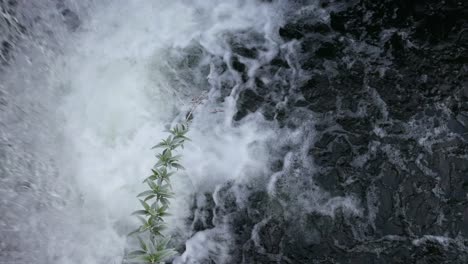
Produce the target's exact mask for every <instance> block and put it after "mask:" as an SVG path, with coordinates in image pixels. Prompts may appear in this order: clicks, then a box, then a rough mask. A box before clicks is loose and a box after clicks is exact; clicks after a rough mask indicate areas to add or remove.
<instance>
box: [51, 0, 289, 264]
mask: <svg viewBox="0 0 468 264" xmlns="http://www.w3.org/2000/svg"><path fill="white" fill-rule="evenodd" d="M274 7H275V6H272V5H268V4H262V3H260V2H256V1H229V2H226V1H201V0H200V1H169V0H167V1H143V0H141V1H136V0H135V1H113V2H112V3H109V4H108V5H106V6H103V7H101V8H100V9H98V10H97V12H95V13H94V14H93V16H92V17H93V19H92V20H91V21H90V22H89V23H87V24H85V25H83V29H82V32H81V33H80V34H79V35H78V36H76V39H74V40H73V41H72V42H73V43H72V44H71V47H70V49H69V51H68V52H67V53H66V55H65V56H63V58H61V59H60V60H59V62H58V63H57V66H56V70H55V73H54V75H53V76H52V79H53V82H54V83H55V85H56V86H57V87H59V89H61V90H62V92H63V93H64V94H65V96H64V98H63V101H62V102H61V103H60V104H61V106H60V108H59V116H60V118H62V119H63V123H64V127H63V132H64V135H65V137H66V139H65V142H67V146H69V147H64V149H65V150H66V154H64V157H63V160H65V162H64V164H61V166H60V167H61V168H60V173H61V174H63V175H69V176H71V178H72V180H71V182H70V189H72V190H73V193H74V195H75V196H76V197H79V199H78V200H79V202H77V203H74V204H73V203H69V204H68V205H67V206H65V207H64V208H63V211H64V212H66V216H65V217H64V219H63V222H62V223H60V226H59V227H56V228H55V231H57V232H56V234H54V238H55V239H53V240H52V241H50V242H49V247H50V249H49V250H50V252H51V254H53V255H54V261H55V263H61V264H68V263H70V264H71V263H90V264H92V263H111V262H116V263H117V262H118V260H119V258H120V257H121V256H122V253H123V252H124V248H125V246H126V232H127V231H128V227H129V226H132V225H136V223H134V220H133V217H131V216H129V214H130V212H132V211H133V210H135V209H137V208H138V202H137V200H136V198H135V194H137V193H138V192H139V191H140V190H141V189H142V188H144V186H143V185H142V184H141V180H142V179H143V178H144V177H146V176H147V174H148V173H149V169H150V168H151V166H152V165H153V164H154V162H155V158H154V151H152V150H150V147H151V144H154V143H156V142H157V141H158V140H159V139H160V138H163V137H164V136H165V135H166V134H165V133H164V132H163V130H164V128H165V125H166V124H167V123H168V122H170V120H171V119H172V118H173V117H174V113H175V111H174V109H178V110H187V109H188V108H189V107H190V98H189V97H187V96H185V95H186V94H187V93H188V94H194V95H197V94H198V95H201V92H202V91H209V90H210V87H193V88H192V89H193V90H192V91H181V87H177V85H178V83H177V82H173V81H171V80H169V79H168V76H165V73H167V72H170V71H171V70H173V69H171V68H170V67H169V66H168V65H170V61H168V60H170V59H171V58H170V56H171V54H172V55H173V54H174V52H175V53H177V49H180V48H184V47H187V46H188V45H191V44H193V42H195V43H199V44H200V45H201V46H203V48H204V49H205V50H207V51H209V52H211V53H212V54H214V55H217V56H220V57H225V58H227V57H229V56H230V53H229V52H230V51H229V50H228V49H226V46H225V43H224V41H225V36H224V35H223V34H224V33H226V32H229V31H237V30H248V31H250V30H255V31H257V32H261V33H263V34H265V36H266V37H270V35H273V34H272V32H274V30H275V27H277V25H278V22H279V21H280V20H279V19H278V16H279V14H277V13H276V11H275V8H274ZM168 54H169V55H168ZM176 55H177V54H176ZM195 85H198V84H195ZM200 85H201V84H200ZM212 94H213V93H208V96H207V97H206V98H205V100H204V103H203V105H201V106H199V107H198V108H197V110H196V113H195V118H194V120H193V123H192V127H191V132H190V137H191V139H192V142H191V143H189V144H187V146H186V150H185V151H184V160H183V161H182V163H183V164H184V166H185V167H187V171H188V175H185V174H183V173H180V175H177V176H175V178H174V191H175V193H176V197H177V198H176V199H175V200H174V201H173V203H172V206H171V211H172V216H171V217H170V218H168V223H169V227H170V231H171V230H173V231H174V230H176V231H177V230H179V231H180V230H182V231H183V230H184V228H185V227H184V222H183V220H184V218H185V217H186V216H187V215H188V213H189V211H188V209H189V206H190V203H191V201H190V200H189V198H190V195H191V194H192V193H194V192H197V191H200V190H202V191H213V190H214V188H215V186H216V185H217V184H219V183H222V182H225V181H226V180H242V179H243V177H246V176H245V174H246V173H245V171H246V170H247V171H248V172H249V174H250V175H252V174H254V173H255V172H256V171H262V170H264V167H265V162H266V156H267V153H266V150H265V148H264V147H262V142H265V140H266V139H268V138H269V137H270V136H271V135H272V132H269V131H268V129H267V130H265V129H264V126H263V124H262V122H263V121H262V118H261V117H260V116H256V115H253V116H252V117H251V118H248V119H247V121H244V122H243V124H241V125H240V126H236V127H234V126H233V125H232V123H231V120H232V115H233V114H234V112H235V96H236V94H235V93H234V94H232V96H233V98H231V99H229V98H228V99H226V100H225V102H224V103H215V101H216V100H214V99H213V98H212V97H213V96H212ZM213 109H218V110H220V111H216V112H217V113H212V110H213ZM68 199H70V198H68ZM202 236H204V234H200V235H198V236H195V237H194V238H193V239H192V240H191V241H193V242H189V243H188V250H187V252H186V254H185V255H184V256H183V257H182V258H181V259H180V260H179V261H182V262H191V261H196V259H197V258H198V257H202V256H197V254H203V253H201V252H200V251H196V250H195V251H194V250H191V247H190V245H194V244H198V243H199V242H202V240H199V238H200V237H202Z"/></svg>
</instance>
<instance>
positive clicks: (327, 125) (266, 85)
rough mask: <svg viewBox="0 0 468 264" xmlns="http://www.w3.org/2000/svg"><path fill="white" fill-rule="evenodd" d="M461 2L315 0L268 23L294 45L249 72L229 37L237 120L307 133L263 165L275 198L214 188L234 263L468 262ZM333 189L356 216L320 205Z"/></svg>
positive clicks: (467, 109) (251, 53) (247, 54)
mask: <svg viewBox="0 0 468 264" xmlns="http://www.w3.org/2000/svg"><path fill="white" fill-rule="evenodd" d="M293 2H294V3H293V4H292V5H294V6H295V8H296V9H299V7H301V6H303V5H306V2H307V1H293ZM296 9H295V10H296ZM307 10H319V11H320V12H324V13H328V14H329V15H330V16H329V18H330V19H329V20H326V19H324V20H322V19H320V18H318V16H317V15H316V13H310V12H309V11H307ZM467 10H468V8H467V6H466V3H464V2H459V1H458V2H457V1H445V2H444V1H429V2H424V1H409V2H408V1H406V2H405V1H392V0H384V1H368V0H356V1H351V2H346V1H319V3H318V5H314V6H312V7H311V8H310V9H307V8H305V9H301V12H298V13H294V11H292V14H294V15H291V16H290V17H289V18H288V19H287V20H288V21H286V23H285V25H283V26H282V27H281V28H280V29H279V30H278V35H279V36H280V37H281V38H282V39H283V40H284V41H285V42H289V41H292V42H291V43H293V44H294V45H295V46H294V45H292V46H294V47H295V48H296V50H295V51H296V52H297V54H295V55H293V56H292V58H291V54H290V53H289V54H283V53H282V52H284V51H280V52H279V54H278V55H277V56H276V57H275V59H273V60H272V61H271V62H270V64H269V65H264V66H262V67H261V68H260V69H259V70H258V71H257V72H256V73H255V76H254V77H251V76H247V75H246V74H245V72H246V70H247V67H248V66H247V65H246V64H244V63H243V62H245V60H243V59H254V58H256V56H257V55H258V54H257V53H256V49H255V47H244V46H242V45H239V44H233V47H232V51H233V53H234V55H235V56H234V57H233V60H232V68H233V69H234V70H235V71H237V72H238V73H240V75H241V77H242V78H241V79H242V80H241V82H240V83H237V84H239V87H240V90H241V91H240V93H239V99H238V101H237V110H238V112H237V114H236V116H235V120H241V119H242V118H244V117H245V116H247V115H248V114H249V113H253V112H257V111H258V112H261V113H262V114H264V116H265V117H266V119H267V120H270V121H272V122H276V123H277V124H278V125H279V127H282V128H284V127H286V128H288V129H297V128H301V129H303V130H304V138H303V141H302V142H301V144H303V145H286V146H272V149H275V147H277V148H278V149H281V151H280V150H277V151H278V152H279V153H281V155H283V156H285V155H292V156H287V157H289V158H290V159H291V160H288V162H285V161H282V160H281V158H279V159H278V158H275V159H273V160H272V161H271V164H270V168H271V171H272V172H271V173H272V174H273V173H274V175H275V176H274V177H276V178H277V181H276V183H275V184H277V185H278V186H280V187H279V188H278V189H280V188H281V190H282V192H281V194H276V195H272V194H271V193H270V194H269V193H268V192H266V191H265V190H264V189H262V188H261V187H257V189H255V188H253V189H251V190H250V191H249V192H250V193H249V194H248V195H247V197H248V198H247V201H245V204H244V205H243V206H241V205H239V204H236V203H235V191H233V190H232V188H234V187H233V186H232V185H226V186H225V189H222V191H219V192H218V195H220V196H219V197H217V199H216V200H217V201H218V204H217V205H216V206H215V208H214V210H215V213H214V217H213V218H214V219H215V220H216V221H217V222H216V221H215V224H214V226H216V225H217V224H219V223H221V222H223V223H226V222H227V223H229V224H228V226H229V227H230V228H232V230H233V233H234V234H235V235H234V237H235V238H234V241H235V242H234V244H235V246H236V249H235V250H233V253H232V256H233V259H234V260H235V261H234V262H233V263H460V264H461V263H468V253H467V251H466V246H467V245H468V237H467V236H468V228H467V226H468V210H467V209H466V208H467V206H468V198H467V197H468V196H467V195H468V178H467V175H468V165H467V164H468V158H467V155H468V134H467V122H468V114H467V113H468V88H467V80H466V76H468V68H467V65H466V62H467V61H466V54H468V50H467V49H468V46H467V45H466V44H465V42H466V41H461V40H464V39H465V38H466V36H467V35H468V34H466V26H467V25H468V21H467V17H468V12H467ZM308 12H309V13H308ZM313 12H314V11H313ZM325 21H326V22H325ZM242 34H244V33H242ZM241 61H243V62H241ZM291 62H292V63H291ZM296 63H297V64H296ZM298 72H300V73H301V75H300V76H298V75H297V73H298ZM250 78H252V79H250ZM306 124H307V125H306ZM310 124H312V125H310ZM275 144H279V143H277V142H275ZM273 145H274V144H273ZM275 151H276V150H275ZM291 157H292V158H291ZM304 160H307V162H311V164H312V165H311V166H310V167H307V166H302V165H301V162H303V161H304ZM304 162H305V161H304ZM289 163H291V164H289ZM288 166H290V167H291V168H288ZM311 168H313V170H311ZM265 185H266V183H265ZM270 187H271V186H270ZM221 193H223V194H221ZM343 197H348V198H349V197H352V198H353V199H355V200H356V201H358V202H357V205H358V207H359V208H357V210H359V212H354V213H352V212H350V210H348V209H349V208H350V207H352V205H351V202H349V203H347V204H346V203H344V202H342V203H341V207H340V206H337V207H336V208H334V209H330V208H331V206H330V207H328V208H326V207H325V208H326V209H324V207H320V206H321V205H323V204H327V203H330V204H332V203H333V202H336V203H339V202H337V201H338V200H339V199H340V198H343ZM241 200H242V199H241ZM311 203H312V204H311ZM343 204H346V206H344V205H343ZM347 208H348V209H347ZM221 219H223V221H220V220H221Z"/></svg>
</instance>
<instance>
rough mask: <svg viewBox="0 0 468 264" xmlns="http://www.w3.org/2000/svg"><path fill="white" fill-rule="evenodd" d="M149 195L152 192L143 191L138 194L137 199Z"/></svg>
mask: <svg viewBox="0 0 468 264" xmlns="http://www.w3.org/2000/svg"><path fill="white" fill-rule="evenodd" d="M151 194H153V191H144V192H142V193H140V194H138V195H137V197H142V196H148V195H151Z"/></svg>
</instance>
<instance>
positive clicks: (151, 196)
mask: <svg viewBox="0 0 468 264" xmlns="http://www.w3.org/2000/svg"><path fill="white" fill-rule="evenodd" d="M154 197H156V195H154V194H153V195H149V196H147V197H146V198H145V199H144V200H143V201H145V202H146V201H148V200H151V199H153V198H154Z"/></svg>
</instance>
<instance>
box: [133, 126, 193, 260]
mask: <svg viewBox="0 0 468 264" xmlns="http://www.w3.org/2000/svg"><path fill="white" fill-rule="evenodd" d="M169 132H170V135H169V136H168V137H167V139H164V140H162V141H161V142H160V143H159V144H157V145H155V146H154V147H153V148H152V149H156V148H162V149H163V151H162V152H161V153H159V154H157V155H156V157H157V158H158V161H157V162H156V164H155V165H154V167H153V169H152V170H151V171H152V174H151V175H150V176H148V177H147V178H146V179H145V180H144V181H143V183H146V184H147V186H148V190H146V191H143V192H141V193H140V194H138V195H137V197H138V198H139V201H140V203H141V205H142V208H141V209H140V210H137V211H135V212H133V215H136V216H137V217H138V219H139V220H140V222H141V225H140V226H139V227H138V228H137V229H136V230H134V231H133V232H131V233H130V234H129V236H136V238H137V239H138V241H139V249H137V250H134V251H131V252H129V253H127V254H126V257H125V261H124V262H125V263H163V262H164V261H165V260H167V259H168V258H170V257H171V256H173V255H175V254H177V252H176V251H175V250H174V249H172V248H168V243H169V241H170V238H168V237H165V236H164V235H163V234H162V231H163V230H164V228H165V227H166V225H165V223H164V217H165V216H167V215H168V212H167V210H168V208H169V199H170V198H171V197H172V196H173V192H172V190H171V183H170V177H171V176H172V175H173V174H174V173H175V172H174V170H179V169H184V167H183V166H182V165H180V164H179V160H180V158H181V156H180V155H174V154H173V153H174V152H175V151H176V150H177V149H178V148H183V146H184V142H185V141H187V140H189V138H187V137H186V136H185V135H186V134H187V132H188V122H185V123H184V124H178V125H176V126H175V127H174V128H172V129H171V130H169Z"/></svg>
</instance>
